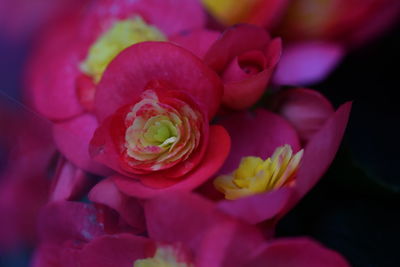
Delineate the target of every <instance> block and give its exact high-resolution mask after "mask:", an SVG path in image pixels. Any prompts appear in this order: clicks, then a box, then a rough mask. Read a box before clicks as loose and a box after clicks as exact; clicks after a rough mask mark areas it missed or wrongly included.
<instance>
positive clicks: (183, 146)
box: [125, 90, 202, 171]
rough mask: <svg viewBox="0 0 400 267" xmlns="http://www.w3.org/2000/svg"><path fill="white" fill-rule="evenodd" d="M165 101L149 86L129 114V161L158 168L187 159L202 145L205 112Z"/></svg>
mask: <svg viewBox="0 0 400 267" xmlns="http://www.w3.org/2000/svg"><path fill="white" fill-rule="evenodd" d="M175 104H176V105H174V104H173V103H172V104H171V103H170V104H164V103H161V102H160V100H159V98H158V96H157V94H156V92H154V91H153V90H146V91H145V92H144V93H143V94H142V100H141V101H139V102H138V103H136V104H135V105H134V106H133V107H132V108H131V110H130V112H129V113H128V114H127V115H126V117H125V125H126V126H127V128H126V131H125V148H126V155H127V157H128V158H129V160H128V161H129V164H130V165H131V166H132V167H134V168H138V169H141V170H147V171H158V170H161V169H166V168H169V167H171V166H173V165H175V164H177V163H178V162H180V161H181V160H184V159H186V158H187V157H188V156H189V155H190V154H191V153H192V152H193V151H194V150H195V149H196V148H197V147H198V145H199V142H200V132H199V131H200V129H201V128H200V127H201V126H200V123H201V118H202V117H201V115H200V114H199V113H198V112H196V111H194V110H193V109H192V108H191V107H190V106H189V105H188V104H186V103H184V102H182V101H178V102H176V103H175Z"/></svg>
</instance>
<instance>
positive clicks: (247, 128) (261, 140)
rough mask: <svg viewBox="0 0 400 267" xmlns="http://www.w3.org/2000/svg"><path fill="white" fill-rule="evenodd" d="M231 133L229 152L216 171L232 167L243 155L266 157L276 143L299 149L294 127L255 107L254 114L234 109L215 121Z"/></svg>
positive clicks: (231, 169) (272, 150)
mask: <svg viewBox="0 0 400 267" xmlns="http://www.w3.org/2000/svg"><path fill="white" fill-rule="evenodd" d="M218 123H219V124H221V125H222V126H224V127H225V129H227V131H228V133H229V135H230V136H231V142H232V146H231V152H230V153H229V156H228V158H227V160H226V161H225V164H224V166H223V167H222V168H221V170H220V171H219V173H221V174H228V173H230V172H232V171H233V170H235V169H236V168H237V167H238V166H239V163H240V160H241V159H242V158H243V157H246V156H255V157H261V158H262V159H266V158H267V157H269V156H271V155H272V153H273V152H274V151H275V149H276V148H277V147H279V146H282V145H285V144H288V145H290V146H291V147H292V149H293V150H294V151H297V150H299V149H300V141H299V138H298V136H297V133H296V130H295V129H294V128H293V127H292V126H291V125H290V124H289V123H288V122H287V121H286V120H285V119H283V118H281V117H280V116H278V115H276V114H274V113H272V112H269V111H266V110H263V109H258V110H256V111H255V112H254V113H251V112H237V113H234V114H231V115H229V116H227V117H225V118H223V119H222V120H221V121H219V122H218Z"/></svg>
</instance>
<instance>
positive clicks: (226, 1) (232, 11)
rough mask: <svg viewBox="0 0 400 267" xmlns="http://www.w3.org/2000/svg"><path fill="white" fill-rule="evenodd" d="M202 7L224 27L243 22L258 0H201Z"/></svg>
mask: <svg viewBox="0 0 400 267" xmlns="http://www.w3.org/2000/svg"><path fill="white" fill-rule="evenodd" d="M202 1H203V4H204V6H205V7H206V9H207V10H208V12H210V13H211V15H213V16H214V17H215V18H216V19H217V20H218V21H220V22H221V23H223V24H225V25H232V24H235V23H239V22H244V20H245V19H246V16H247V15H248V14H249V12H250V11H251V10H252V9H253V8H254V5H255V4H256V3H257V2H258V0H202Z"/></svg>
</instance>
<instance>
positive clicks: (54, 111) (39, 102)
mask: <svg viewBox="0 0 400 267" xmlns="http://www.w3.org/2000/svg"><path fill="white" fill-rule="evenodd" d="M77 18H78V16H70V17H68V18H65V17H63V18H62V20H61V19H60V20H57V21H56V23H54V25H51V27H50V28H49V29H48V30H47V31H46V32H45V35H43V38H40V39H39V41H40V42H38V43H37V49H36V50H34V53H33V57H32V58H31V60H30V62H29V63H30V64H29V65H28V73H27V74H28V75H27V77H26V78H27V81H26V82H25V84H26V87H27V89H28V90H27V93H28V96H29V98H30V100H31V101H32V102H33V103H32V104H33V106H34V108H35V109H36V110H38V111H39V112H40V113H41V114H42V115H44V116H46V117H47V118H50V119H54V120H60V119H67V118H71V117H73V116H76V115H78V114H80V113H82V112H83V108H82V106H81V104H80V103H79V100H78V98H77V95H76V89H75V88H76V84H75V83H76V77H77V76H78V75H79V74H80V70H79V63H80V59H79V58H78V56H77V55H76V49H77V45H76V40H75V37H76V28H77V24H78V23H79V20H78V19H77ZM60 22H61V23H60ZM60 49H61V50H62V52H61V51H60Z"/></svg>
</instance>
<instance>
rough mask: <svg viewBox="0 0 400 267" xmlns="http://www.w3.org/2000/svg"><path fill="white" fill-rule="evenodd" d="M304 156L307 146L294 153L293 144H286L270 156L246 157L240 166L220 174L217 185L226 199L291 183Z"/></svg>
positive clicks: (257, 192) (216, 181)
mask: <svg viewBox="0 0 400 267" xmlns="http://www.w3.org/2000/svg"><path fill="white" fill-rule="evenodd" d="M302 156H303V150H300V151H299V152H297V153H296V154H293V151H292V148H291V147H290V146H289V145H284V146H281V147H278V148H277V149H276V150H275V152H274V154H273V155H272V156H271V157H270V158H267V159H266V160H262V159H261V158H259V157H244V158H242V160H241V162H240V165H239V168H238V169H236V170H235V171H234V172H233V173H232V174H229V175H222V176H219V177H217V178H216V179H215V180H214V186H215V187H216V188H217V190H218V191H220V192H222V193H224V194H225V198H226V199H230V200H233V199H238V198H241V197H245V196H250V195H255V194H260V193H263V192H267V191H270V190H274V189H277V188H280V187H282V186H286V185H291V184H292V183H293V182H294V176H295V174H296V171H297V170H298V167H299V164H300V161H301V158H302Z"/></svg>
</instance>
